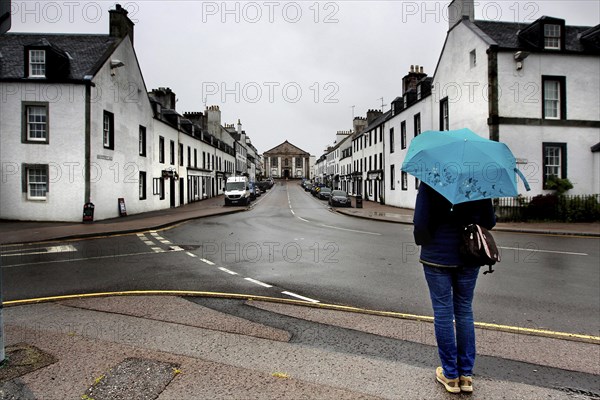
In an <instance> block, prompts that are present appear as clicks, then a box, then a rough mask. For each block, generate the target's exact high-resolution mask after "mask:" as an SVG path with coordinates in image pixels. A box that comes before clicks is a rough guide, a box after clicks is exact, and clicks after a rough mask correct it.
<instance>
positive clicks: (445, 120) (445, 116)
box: [440, 97, 450, 131]
mask: <svg viewBox="0 0 600 400" xmlns="http://www.w3.org/2000/svg"><path fill="white" fill-rule="evenodd" d="M449 129H450V112H449V110H448V97H444V98H443V99H442V100H440V131H447V130H449Z"/></svg>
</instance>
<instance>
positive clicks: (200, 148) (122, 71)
mask: <svg viewBox="0 0 600 400" xmlns="http://www.w3.org/2000/svg"><path fill="white" fill-rule="evenodd" d="M133 37H134V35H133V23H132V22H131V20H130V19H129V18H128V17H127V11H126V10H125V9H123V8H122V7H121V6H119V5H116V9H115V10H111V11H110V33H109V34H108V35H88V34H82V35H70V34H69V35H65V34H27V33H8V34H3V35H0V55H1V58H0V61H1V62H0V94H1V95H2V101H0V115H2V118H1V119H0V166H1V167H2V171H1V173H2V180H1V181H0V218H2V219H15V220H38V221H50V220H62V221H81V220H82V214H83V207H84V204H87V203H90V202H91V203H93V204H94V206H95V207H94V219H96V220H101V219H106V218H111V217H117V216H119V215H124V214H136V213H141V212H146V211H152V210H158V209H163V208H168V207H176V206H179V205H182V204H186V203H189V202H192V201H197V200H201V199H203V198H206V197H212V196H216V195H218V194H220V193H222V187H223V182H224V179H225V178H226V177H227V176H229V175H233V174H234V173H235V168H236V161H237V162H238V163H240V161H242V160H240V159H239V158H236V153H235V151H234V147H238V145H237V144H239V142H237V141H235V139H234V138H233V137H231V135H230V134H229V133H228V132H227V131H226V130H225V129H224V128H223V127H222V126H221V125H220V111H219V110H218V108H216V109H215V108H214V107H212V108H211V109H207V110H206V115H203V114H202V113H190V114H189V118H183V117H182V116H181V115H179V114H178V113H177V112H176V111H175V102H176V99H175V94H174V93H172V92H171V91H170V89H164V88H161V89H158V90H154V91H152V92H151V93H150V94H149V93H148V91H147V89H146V87H145V83H144V79H143V76H142V73H141V69H140V66H139V64H138V61H137V57H136V54H135V49H134V46H133ZM211 132H213V133H211ZM242 143H243V144H244V145H245V144H246V143H245V138H244V141H243V142H242ZM244 156H245V153H244ZM243 167H244V170H246V169H247V163H246V159H245V158H244V159H243Z"/></svg>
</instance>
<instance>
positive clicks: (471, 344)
mask: <svg viewBox="0 0 600 400" xmlns="http://www.w3.org/2000/svg"><path fill="white" fill-rule="evenodd" d="M423 267H424V269H425V279H426V280H427V285H428V286H429V295H430V297H431V304H432V306H433V316H434V323H433V325H434V327H435V338H436V340H437V345H438V353H439V355H440V360H441V361H442V368H444V375H445V376H446V378H449V379H454V378H458V377H459V376H460V375H463V376H471V375H473V365H474V364H475V325H474V323H473V306H472V305H473V292H474V291H475V283H476V282H477V276H478V274H479V267H447V268H438V267H430V266H427V265H423ZM453 321H456V333H455V332H454V322H453Z"/></svg>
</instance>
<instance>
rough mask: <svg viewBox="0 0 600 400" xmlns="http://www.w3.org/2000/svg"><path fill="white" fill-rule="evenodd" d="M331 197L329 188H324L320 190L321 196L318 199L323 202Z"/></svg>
mask: <svg viewBox="0 0 600 400" xmlns="http://www.w3.org/2000/svg"><path fill="white" fill-rule="evenodd" d="M330 195H331V189H330V188H328V187H322V188H321V190H319V195H318V196H317V197H318V198H319V199H321V200H327V199H329V196H330Z"/></svg>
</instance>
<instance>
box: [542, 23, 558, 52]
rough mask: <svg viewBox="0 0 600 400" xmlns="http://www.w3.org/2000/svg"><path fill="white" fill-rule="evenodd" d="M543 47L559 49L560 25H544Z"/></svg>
mask: <svg viewBox="0 0 600 400" xmlns="http://www.w3.org/2000/svg"><path fill="white" fill-rule="evenodd" d="M544 48H545V49H550V50H560V25H557V24H546V25H544Z"/></svg>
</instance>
